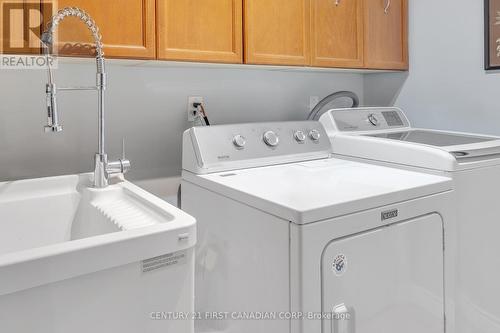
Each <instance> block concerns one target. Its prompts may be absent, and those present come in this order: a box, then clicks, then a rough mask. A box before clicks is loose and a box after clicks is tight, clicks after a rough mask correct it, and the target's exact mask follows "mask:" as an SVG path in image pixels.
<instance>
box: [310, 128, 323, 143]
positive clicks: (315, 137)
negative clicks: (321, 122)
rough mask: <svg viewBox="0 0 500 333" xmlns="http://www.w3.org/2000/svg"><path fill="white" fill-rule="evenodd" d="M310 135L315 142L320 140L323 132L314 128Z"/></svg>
mask: <svg viewBox="0 0 500 333" xmlns="http://www.w3.org/2000/svg"><path fill="white" fill-rule="evenodd" d="M309 137H310V138H311V140H313V141H314V142H318V141H319V139H320V138H321V133H320V132H319V131H318V130H312V131H310V132H309Z"/></svg>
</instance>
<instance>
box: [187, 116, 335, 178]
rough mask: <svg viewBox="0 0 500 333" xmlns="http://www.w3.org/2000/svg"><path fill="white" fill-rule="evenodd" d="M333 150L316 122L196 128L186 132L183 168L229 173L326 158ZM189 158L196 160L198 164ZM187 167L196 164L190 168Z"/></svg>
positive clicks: (323, 131)
mask: <svg viewBox="0 0 500 333" xmlns="http://www.w3.org/2000/svg"><path fill="white" fill-rule="evenodd" d="M191 148H192V149H191ZM189 150H191V151H189ZM331 150H332V149H331V144H330V140H329V138H328V136H327V134H326V132H325V129H324V128H323V126H322V125H321V123H319V122H317V121H297V122H277V123H252V124H235V125H219V126H206V127H193V128H191V129H189V130H187V131H186V132H185V133H184V138H183V167H184V168H185V169H186V170H190V171H191V170H198V172H199V171H200V169H206V170H207V172H209V171H213V169H216V170H230V169H231V168H232V167H234V165H238V167H245V165H247V166H259V165H272V164H279V163H286V162H291V161H307V160H311V159H317V158H326V157H328V156H329V155H330V154H331ZM189 156H191V157H189ZM190 159H196V163H194V162H193V161H191V162H189V160H190ZM188 164H196V165H194V166H191V167H190V168H188V166H187V165H188Z"/></svg>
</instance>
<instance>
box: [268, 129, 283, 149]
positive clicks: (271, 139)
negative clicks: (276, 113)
mask: <svg viewBox="0 0 500 333" xmlns="http://www.w3.org/2000/svg"><path fill="white" fill-rule="evenodd" d="M264 142H265V143H266V145H268V146H269V147H276V146H277V145H278V144H279V143H280V138H279V137H278V135H277V134H276V133H274V132H273V131H267V132H265V133H264Z"/></svg>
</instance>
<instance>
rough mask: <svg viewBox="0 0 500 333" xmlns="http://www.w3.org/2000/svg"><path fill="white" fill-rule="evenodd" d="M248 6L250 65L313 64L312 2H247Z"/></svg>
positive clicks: (247, 37) (287, 0)
mask: <svg viewBox="0 0 500 333" xmlns="http://www.w3.org/2000/svg"><path fill="white" fill-rule="evenodd" d="M312 1H313V2H314V1H316V0H312ZM244 7H245V8H244V12H245V62H246V63H248V64H270V65H299V66H300V65H301V66H306V65H310V62H311V61H310V52H309V40H310V38H309V37H310V26H309V23H310V0H244Z"/></svg>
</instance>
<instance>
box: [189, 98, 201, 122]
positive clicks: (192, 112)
mask: <svg viewBox="0 0 500 333" xmlns="http://www.w3.org/2000/svg"><path fill="white" fill-rule="evenodd" d="M194 103H201V104H203V97H200V96H194V97H193V96H190V97H188V104H187V113H188V121H195V120H196V116H197V112H198V109H196V108H195V107H194V106H193V104H194Z"/></svg>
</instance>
